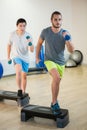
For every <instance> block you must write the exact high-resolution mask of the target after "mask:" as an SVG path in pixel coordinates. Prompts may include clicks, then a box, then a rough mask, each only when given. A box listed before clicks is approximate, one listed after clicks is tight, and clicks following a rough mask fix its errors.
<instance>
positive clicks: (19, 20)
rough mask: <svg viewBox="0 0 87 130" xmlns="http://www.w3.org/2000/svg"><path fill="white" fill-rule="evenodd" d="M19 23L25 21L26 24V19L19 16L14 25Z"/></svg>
mask: <svg viewBox="0 0 87 130" xmlns="http://www.w3.org/2000/svg"><path fill="white" fill-rule="evenodd" d="M19 23H25V24H27V22H26V20H25V19H23V18H19V19H18V20H17V22H16V25H18V24H19Z"/></svg>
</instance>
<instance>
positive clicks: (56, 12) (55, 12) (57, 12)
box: [51, 11, 62, 20]
mask: <svg viewBox="0 0 87 130" xmlns="http://www.w3.org/2000/svg"><path fill="white" fill-rule="evenodd" d="M55 14H56V15H61V16H62V14H61V13H60V12H59V11H54V12H53V13H52V15H51V20H52V19H53V16H54V15H55Z"/></svg>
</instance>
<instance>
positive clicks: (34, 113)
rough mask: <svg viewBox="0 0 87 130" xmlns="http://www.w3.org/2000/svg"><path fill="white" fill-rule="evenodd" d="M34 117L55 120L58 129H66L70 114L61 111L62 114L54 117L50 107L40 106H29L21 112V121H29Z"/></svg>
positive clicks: (66, 111)
mask: <svg viewBox="0 0 87 130" xmlns="http://www.w3.org/2000/svg"><path fill="white" fill-rule="evenodd" d="M32 117H41V118H48V119H53V120H55V121H56V124H57V127H59V128H64V127H65V126H66V125H67V124H68V123H69V112H68V110H67V109H61V114H59V115H54V114H53V113H52V111H51V109H50V107H43V106H38V105H27V106H25V107H24V108H23V109H22V110H21V121H27V120H28V119H30V118H32Z"/></svg>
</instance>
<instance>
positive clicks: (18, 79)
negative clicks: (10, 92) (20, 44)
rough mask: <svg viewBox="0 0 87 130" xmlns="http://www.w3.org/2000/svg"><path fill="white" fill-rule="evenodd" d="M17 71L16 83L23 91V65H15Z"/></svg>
mask: <svg viewBox="0 0 87 130" xmlns="http://www.w3.org/2000/svg"><path fill="white" fill-rule="evenodd" d="M15 70H16V82H17V85H18V88H19V90H21V65H20V64H15Z"/></svg>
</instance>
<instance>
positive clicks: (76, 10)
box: [72, 0, 87, 64]
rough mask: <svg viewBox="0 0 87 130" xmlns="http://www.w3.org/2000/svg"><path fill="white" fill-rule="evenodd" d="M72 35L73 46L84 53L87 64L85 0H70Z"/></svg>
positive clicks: (86, 13)
mask: <svg viewBox="0 0 87 130" xmlns="http://www.w3.org/2000/svg"><path fill="white" fill-rule="evenodd" d="M72 36H73V42H74V44H75V47H76V48H77V49H79V50H81V51H82V53H83V55H84V60H83V63H85V64H87V0H72Z"/></svg>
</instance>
